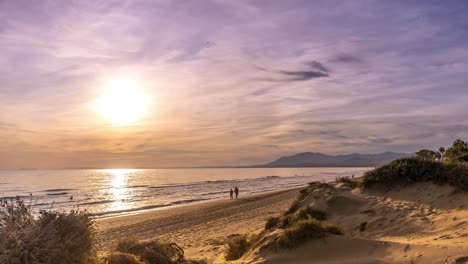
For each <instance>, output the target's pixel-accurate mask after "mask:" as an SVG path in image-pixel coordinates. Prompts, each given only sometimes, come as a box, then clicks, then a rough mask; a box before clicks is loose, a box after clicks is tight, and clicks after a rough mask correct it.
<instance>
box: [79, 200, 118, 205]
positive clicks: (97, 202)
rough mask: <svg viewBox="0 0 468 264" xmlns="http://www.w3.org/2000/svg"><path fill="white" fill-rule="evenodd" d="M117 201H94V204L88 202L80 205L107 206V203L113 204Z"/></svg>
mask: <svg viewBox="0 0 468 264" xmlns="http://www.w3.org/2000/svg"><path fill="white" fill-rule="evenodd" d="M113 202H115V200H104V201H94V202H86V203H80V204H79V205H80V206H82V205H95V204H107V203H113Z"/></svg>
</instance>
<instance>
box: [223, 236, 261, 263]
mask: <svg viewBox="0 0 468 264" xmlns="http://www.w3.org/2000/svg"><path fill="white" fill-rule="evenodd" d="M256 240H257V238H256V237H250V238H249V237H248V236H246V235H243V236H238V237H236V238H234V239H233V240H231V241H230V242H229V243H228V246H227V252H226V255H225V256H224V258H225V259H226V260H227V261H230V260H236V259H240V258H241V257H242V256H243V255H244V254H245V252H247V250H249V248H250V247H251V245H252V244H254V243H255V242H256Z"/></svg>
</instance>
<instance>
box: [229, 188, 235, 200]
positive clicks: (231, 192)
mask: <svg viewBox="0 0 468 264" xmlns="http://www.w3.org/2000/svg"><path fill="white" fill-rule="evenodd" d="M229 194H230V195H231V200H232V198H233V196H234V192H233V191H232V188H231V191H230V192H229Z"/></svg>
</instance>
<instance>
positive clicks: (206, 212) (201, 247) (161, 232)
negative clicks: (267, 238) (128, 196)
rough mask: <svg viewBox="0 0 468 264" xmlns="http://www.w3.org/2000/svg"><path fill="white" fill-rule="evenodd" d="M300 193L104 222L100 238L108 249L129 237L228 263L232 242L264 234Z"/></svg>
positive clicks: (273, 194) (266, 195) (279, 193)
mask: <svg viewBox="0 0 468 264" xmlns="http://www.w3.org/2000/svg"><path fill="white" fill-rule="evenodd" d="M298 193H299V189H297V188H296V189H290V190H284V191H277V192H269V193H264V194H257V195H251V196H246V197H242V196H241V197H239V199H233V200H229V199H226V200H220V201H212V202H206V203H200V204H195V205H187V206H180V207H175V208H171V209H164V210H155V211H148V212H144V213H140V214H137V215H130V216H122V217H114V218H107V219H101V220H98V221H97V225H98V230H99V237H100V238H101V239H105V240H106V241H107V243H104V244H103V247H104V248H106V247H108V246H109V243H112V242H113V241H116V240H118V239H120V238H128V237H134V238H137V239H139V240H144V239H158V240H160V241H164V242H175V243H177V244H178V245H179V246H181V247H183V248H184V250H185V253H186V256H188V257H191V258H196V259H203V258H206V259H207V260H209V261H212V262H213V263H224V259H223V254H224V249H225V248H224V245H225V243H226V241H227V240H228V239H229V238H231V237H233V236H236V235H238V234H254V233H258V232H260V231H261V230H262V229H263V227H264V226H265V220H266V219H267V218H268V217H271V216H278V215H280V214H281V213H283V212H284V211H285V210H286V209H287V208H288V207H289V206H290V204H291V203H292V201H293V200H294V199H295V198H296V196H297V195H298ZM109 241H110V242H109Z"/></svg>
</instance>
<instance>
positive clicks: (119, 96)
mask: <svg viewBox="0 0 468 264" xmlns="http://www.w3.org/2000/svg"><path fill="white" fill-rule="evenodd" d="M148 101H149V100H148V96H147V95H146V94H145V92H144V91H143V89H142V87H141V85H139V84H138V82H136V81H135V80H132V79H114V80H112V81H109V82H108V83H107V84H106V85H105V89H104V92H103V94H102V95H101V96H100V97H99V98H98V99H97V100H96V101H95V102H94V107H95V109H96V110H97V112H99V113H100V114H101V115H102V116H103V117H104V118H106V119H108V120H110V121H111V122H112V123H113V124H115V125H129V124H132V123H134V122H136V121H137V120H138V119H140V118H142V117H143V116H144V115H145V114H146V111H147V108H148V103H149V102H148Z"/></svg>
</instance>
